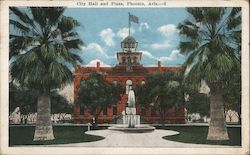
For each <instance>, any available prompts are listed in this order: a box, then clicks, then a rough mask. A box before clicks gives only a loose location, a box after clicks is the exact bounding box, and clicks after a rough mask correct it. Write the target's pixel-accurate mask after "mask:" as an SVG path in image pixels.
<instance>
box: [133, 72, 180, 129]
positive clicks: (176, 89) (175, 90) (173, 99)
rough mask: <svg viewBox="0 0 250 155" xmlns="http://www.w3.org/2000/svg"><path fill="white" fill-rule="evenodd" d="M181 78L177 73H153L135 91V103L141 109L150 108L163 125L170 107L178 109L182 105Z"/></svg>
mask: <svg viewBox="0 0 250 155" xmlns="http://www.w3.org/2000/svg"><path fill="white" fill-rule="evenodd" d="M182 79H183V76H182V74H181V73H177V72H166V73H153V74H151V75H150V76H149V77H148V80H147V81H146V83H145V84H143V85H141V86H140V87H138V88H137V89H136V99H137V102H138V103H139V104H140V105H141V106H142V107H143V108H142V109H145V108H147V107H148V106H151V108H153V109H154V110H155V111H156V113H158V115H159V116H160V118H161V123H162V125H165V121H166V117H167V115H168V110H169V108H170V107H174V109H178V107H179V105H181V104H184V89H183V87H182Z"/></svg>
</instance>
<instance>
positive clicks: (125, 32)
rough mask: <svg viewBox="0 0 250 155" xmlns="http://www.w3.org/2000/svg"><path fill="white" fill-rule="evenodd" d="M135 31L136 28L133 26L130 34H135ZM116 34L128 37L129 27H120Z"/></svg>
mask: <svg viewBox="0 0 250 155" xmlns="http://www.w3.org/2000/svg"><path fill="white" fill-rule="evenodd" d="M134 33H135V30H134V29H133V28H132V27H131V28H130V34H134ZM116 35H117V36H118V37H120V38H122V39H124V38H126V37H127V36H128V28H127V27H124V28H121V29H119V30H118V32H117V33H116Z"/></svg>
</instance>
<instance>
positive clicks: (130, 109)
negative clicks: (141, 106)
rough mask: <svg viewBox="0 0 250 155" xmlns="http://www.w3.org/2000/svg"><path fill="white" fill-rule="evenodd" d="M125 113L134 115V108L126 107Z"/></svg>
mask: <svg viewBox="0 0 250 155" xmlns="http://www.w3.org/2000/svg"><path fill="white" fill-rule="evenodd" d="M126 114H127V115H136V108H130V107H126Z"/></svg>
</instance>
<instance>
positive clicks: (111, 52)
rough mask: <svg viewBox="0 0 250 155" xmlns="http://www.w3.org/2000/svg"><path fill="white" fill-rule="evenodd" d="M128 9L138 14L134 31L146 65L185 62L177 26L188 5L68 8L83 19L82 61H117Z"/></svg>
mask: <svg viewBox="0 0 250 155" xmlns="http://www.w3.org/2000/svg"><path fill="white" fill-rule="evenodd" d="M128 12H130V14H133V15H135V16H137V17H138V18H139V22H140V23H139V24H136V23H131V35H132V36H133V37H134V38H135V39H136V40H137V41H138V48H137V50H138V51H140V52H142V53H143V56H142V64H143V65H144V66H155V65H156V64H157V60H161V62H162V64H163V65H165V66H172V65H180V64H182V63H183V62H184V60H185V56H184V55H181V54H180V53H179V51H178V43H179V35H178V30H177V29H176V26H177V25H178V24H179V23H180V22H182V21H183V20H185V19H186V18H187V13H186V11H185V8H67V9H66V11H65V15H66V16H71V17H74V18H75V19H77V20H78V21H79V22H80V23H81V26H80V27H78V28H77V29H76V31H77V32H78V33H79V35H80V37H81V38H82V39H83V41H84V42H85V43H86V45H85V46H84V47H82V51H81V52H80V55H81V57H82V58H83V60H84V64H83V65H89V66H91V65H95V63H96V61H97V60H99V61H101V65H103V66H104V65H108V66H114V65H115V64H116V63H117V61H116V57H115V54H116V52H118V51H121V46H120V42H121V41H122V39H123V38H125V37H126V36H127V35H128Z"/></svg>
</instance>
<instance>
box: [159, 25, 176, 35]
mask: <svg viewBox="0 0 250 155" xmlns="http://www.w3.org/2000/svg"><path fill="white" fill-rule="evenodd" d="M157 31H158V32H160V33H161V34H162V35H164V36H166V37H169V36H172V35H174V34H176V33H178V30H177V28H176V25H174V24H167V25H162V26H160V27H159V28H158V29H157Z"/></svg>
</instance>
